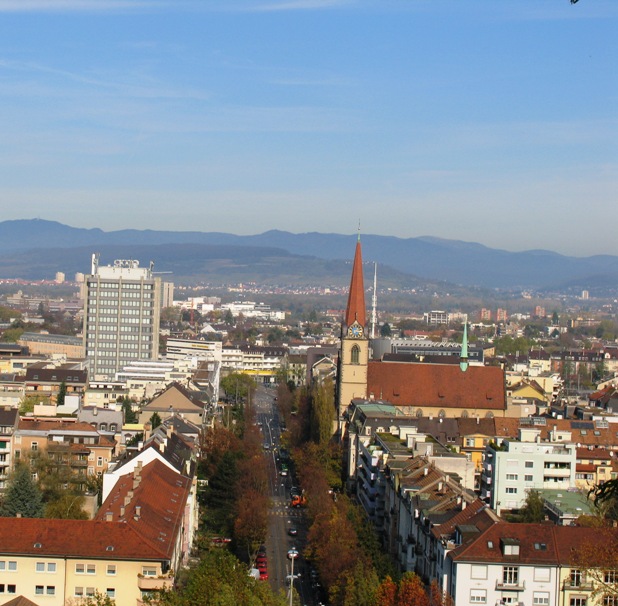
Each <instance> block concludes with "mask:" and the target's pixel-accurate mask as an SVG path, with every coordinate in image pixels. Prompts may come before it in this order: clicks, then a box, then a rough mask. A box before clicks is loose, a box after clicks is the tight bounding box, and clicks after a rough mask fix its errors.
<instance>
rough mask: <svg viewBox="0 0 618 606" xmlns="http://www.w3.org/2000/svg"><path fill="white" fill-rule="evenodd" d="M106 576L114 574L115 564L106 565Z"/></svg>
mask: <svg viewBox="0 0 618 606" xmlns="http://www.w3.org/2000/svg"><path fill="white" fill-rule="evenodd" d="M107 574H109V575H114V574H116V564H108V565H107Z"/></svg>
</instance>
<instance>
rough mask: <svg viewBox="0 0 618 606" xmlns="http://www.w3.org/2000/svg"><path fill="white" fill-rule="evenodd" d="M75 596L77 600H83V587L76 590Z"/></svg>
mask: <svg viewBox="0 0 618 606" xmlns="http://www.w3.org/2000/svg"><path fill="white" fill-rule="evenodd" d="M73 595H74V596H75V597H76V598H81V597H82V596H83V595H84V588H83V587H76V588H75V593H74V594H73Z"/></svg>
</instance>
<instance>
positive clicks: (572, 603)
mask: <svg viewBox="0 0 618 606" xmlns="http://www.w3.org/2000/svg"><path fill="white" fill-rule="evenodd" d="M569 606H586V598H585V597H584V596H573V597H572V598H571V599H570V600H569Z"/></svg>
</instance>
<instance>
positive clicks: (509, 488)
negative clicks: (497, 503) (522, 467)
mask: <svg viewBox="0 0 618 606" xmlns="http://www.w3.org/2000/svg"><path fill="white" fill-rule="evenodd" d="M504 492H506V494H517V488H515V486H507V487H506V490H505V491H504Z"/></svg>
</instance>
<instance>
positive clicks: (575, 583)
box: [569, 568, 582, 587]
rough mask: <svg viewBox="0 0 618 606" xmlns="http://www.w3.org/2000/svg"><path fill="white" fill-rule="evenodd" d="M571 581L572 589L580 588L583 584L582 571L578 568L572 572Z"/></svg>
mask: <svg viewBox="0 0 618 606" xmlns="http://www.w3.org/2000/svg"><path fill="white" fill-rule="evenodd" d="M569 581H570V583H571V587H579V586H580V585H581V584H582V571H581V570H579V569H578V568H574V569H573V570H571V576H570V578H569Z"/></svg>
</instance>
